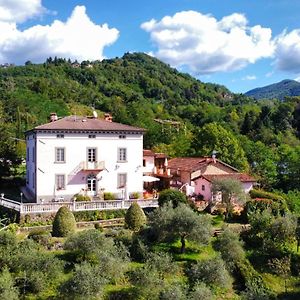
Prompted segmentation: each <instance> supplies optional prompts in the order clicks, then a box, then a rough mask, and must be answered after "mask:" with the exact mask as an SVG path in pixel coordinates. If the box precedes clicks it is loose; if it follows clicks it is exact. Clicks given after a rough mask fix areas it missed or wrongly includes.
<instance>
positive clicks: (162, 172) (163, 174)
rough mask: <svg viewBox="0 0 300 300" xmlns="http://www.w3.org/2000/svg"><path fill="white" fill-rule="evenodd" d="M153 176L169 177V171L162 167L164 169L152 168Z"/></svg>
mask: <svg viewBox="0 0 300 300" xmlns="http://www.w3.org/2000/svg"><path fill="white" fill-rule="evenodd" d="M153 171H154V172H153V173H154V174H155V175H156V176H157V177H171V170H170V169H168V168H166V167H164V168H157V167H154V170H153Z"/></svg>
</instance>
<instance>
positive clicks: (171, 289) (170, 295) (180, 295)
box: [159, 284, 202, 300]
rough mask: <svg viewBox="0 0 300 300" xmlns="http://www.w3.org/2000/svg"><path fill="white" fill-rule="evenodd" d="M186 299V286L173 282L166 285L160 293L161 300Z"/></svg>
mask: <svg viewBox="0 0 300 300" xmlns="http://www.w3.org/2000/svg"><path fill="white" fill-rule="evenodd" d="M170 299H172V300H185V299H186V293H185V289H184V287H182V286H180V285H178V284H176V285H175V284H173V285H170V286H167V287H165V288H164V289H163V290H162V291H161V292H160V294H159V300H170ZM198 299H201V300H202V298H198Z"/></svg>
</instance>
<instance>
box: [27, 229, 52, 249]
mask: <svg viewBox="0 0 300 300" xmlns="http://www.w3.org/2000/svg"><path fill="white" fill-rule="evenodd" d="M28 238H29V239H32V240H34V241H35V242H37V243H39V244H41V245H43V246H46V245H47V244H48V242H49V238H50V232H48V231H46V230H44V229H38V228H36V229H34V230H32V231H31V232H30V233H29V234H28Z"/></svg>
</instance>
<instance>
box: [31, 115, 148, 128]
mask: <svg viewBox="0 0 300 300" xmlns="http://www.w3.org/2000/svg"><path fill="white" fill-rule="evenodd" d="M33 130H87V131H97V130H99V131H134V132H144V131H145V129H143V128H138V127H133V126H130V125H125V124H121V123H116V122H108V121H105V120H100V119H95V118H87V117H81V116H69V117H65V118H62V119H58V120H57V121H54V122H50V123H47V124H43V125H40V126H37V127H35V128H34V129H33Z"/></svg>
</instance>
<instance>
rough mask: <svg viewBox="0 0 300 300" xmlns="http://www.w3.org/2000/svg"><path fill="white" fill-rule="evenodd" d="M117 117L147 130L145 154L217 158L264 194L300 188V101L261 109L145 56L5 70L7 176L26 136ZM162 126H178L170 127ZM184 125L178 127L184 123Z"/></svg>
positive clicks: (1, 119) (263, 104) (0, 103)
mask: <svg viewBox="0 0 300 300" xmlns="http://www.w3.org/2000/svg"><path fill="white" fill-rule="evenodd" d="M91 106H93V107H95V108H96V109H97V110H98V111H99V113H100V115H101V113H102V112H103V113H104V112H111V113H112V115H113V118H114V121H118V122H122V123H127V124H132V125H137V126H141V127H144V128H146V129H147V133H146V135H145V139H144V143H145V145H144V147H145V148H154V149H155V150H157V151H165V152H167V153H168V154H169V155H170V156H196V155H211V152H212V151H213V150H216V151H217V156H218V158H220V159H221V160H223V161H225V162H227V163H230V164H232V165H233V166H236V167H237V168H240V169H243V170H247V171H249V172H251V173H252V174H254V175H255V176H256V177H257V178H258V179H259V182H260V184H261V185H262V186H263V187H265V188H269V189H272V188H280V189H283V190H285V191H288V190H291V189H297V188H298V187H299V186H300V140H299V137H300V97H290V98H287V99H286V100H284V101H278V100H264V101H254V100H252V99H250V98H248V97H246V96H244V95H241V94H233V93H231V92H230V91H229V90H228V89H226V88H225V87H223V86H219V85H215V84H205V83H202V82H200V81H198V80H196V79H194V78H193V77H191V76H189V75H187V74H182V73H180V72H178V71H177V70H175V69H172V68H170V67H169V66H168V65H166V64H164V63H162V62H160V61H159V60H157V59H155V58H152V57H150V56H147V55H146V54H141V53H134V54H125V55H124V56H123V57H122V58H116V59H106V60H103V61H101V62H100V61H95V62H87V61H86V62H82V63H81V64H76V63H72V62H70V61H65V60H63V59H57V58H55V59H51V58H49V59H48V60H47V61H46V62H45V63H44V64H40V65H33V64H31V63H30V62H27V63H26V65H25V66H11V67H8V68H2V69H0V127H1V128H0V140H1V141H0V157H1V158H4V159H2V160H1V164H2V166H1V167H2V168H1V172H0V176H3V175H5V173H7V172H8V169H9V164H10V162H11V161H13V162H14V161H16V162H17V161H18V158H20V157H21V156H22V155H24V145H23V144H22V142H20V141H19V140H18V139H23V138H24V131H25V130H27V129H30V128H31V127H32V126H35V125H37V124H41V123H44V122H47V120H48V116H49V114H50V112H57V114H58V116H65V115H69V114H91V113H92V110H91ZM162 120H168V121H170V120H172V121H176V122H174V123H172V122H163V121H162ZM177 122H178V123H177Z"/></svg>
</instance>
